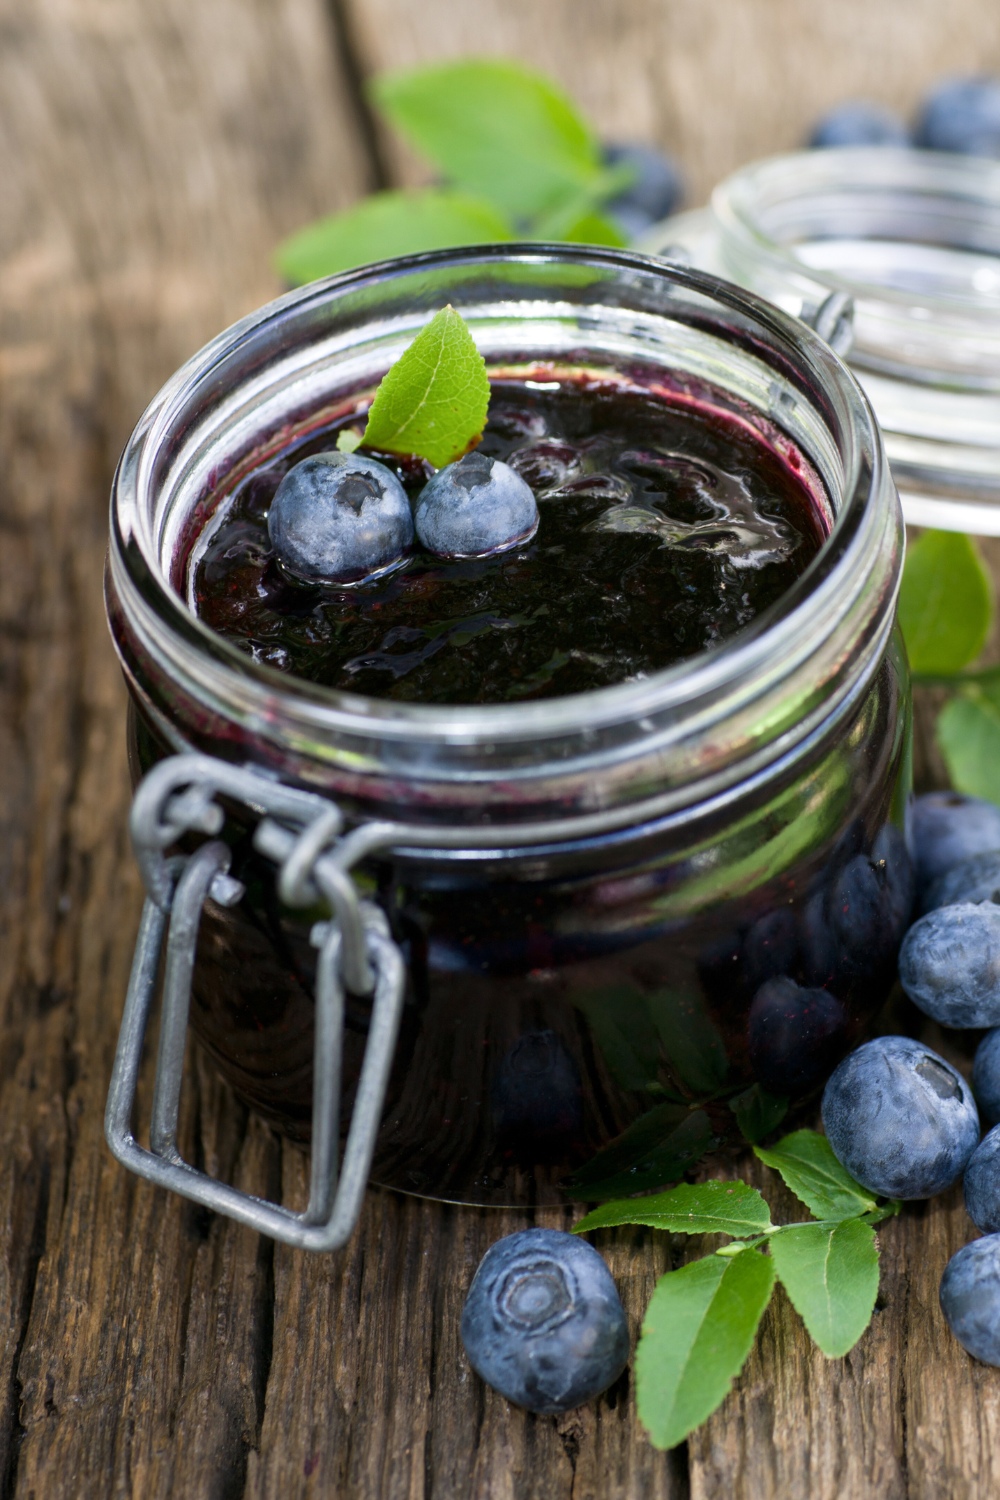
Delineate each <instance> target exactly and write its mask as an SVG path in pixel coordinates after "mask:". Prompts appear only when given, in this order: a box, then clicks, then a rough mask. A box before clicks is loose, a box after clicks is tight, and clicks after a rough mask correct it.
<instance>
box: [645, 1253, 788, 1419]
mask: <svg viewBox="0 0 1000 1500" xmlns="http://www.w3.org/2000/svg"><path fill="white" fill-rule="evenodd" d="M773 1287H774V1264H773V1262H772V1261H771V1260H770V1259H768V1257H766V1256H764V1255H761V1254H760V1253H759V1251H757V1250H749V1249H748V1250H741V1251H740V1252H739V1253H738V1254H736V1255H734V1256H732V1257H731V1258H728V1259H725V1260H723V1259H721V1258H720V1257H719V1256H717V1255H708V1256H706V1257H705V1258H704V1259H703V1260H696V1261H694V1262H693V1263H692V1264H691V1265H688V1266H682V1267H681V1269H680V1270H679V1271H668V1272H667V1274H666V1275H665V1276H661V1278H660V1280H659V1281H658V1282H657V1284H656V1290H655V1292H654V1293H653V1295H652V1298H651V1299H650V1303H649V1307H648V1308H647V1309H646V1316H645V1319H644V1320H643V1325H642V1337H641V1338H640V1340H639V1347H638V1349H637V1350H636V1354H635V1375H636V1397H637V1402H638V1410H639V1420H640V1421H641V1423H642V1425H643V1426H644V1427H645V1428H646V1430H647V1432H648V1433H649V1436H650V1438H651V1440H652V1442H653V1445H654V1447H656V1448H672V1447H673V1446H674V1445H675V1444H676V1443H680V1442H683V1440H684V1439H685V1438H686V1437H687V1435H688V1433H689V1432H691V1431H693V1430H694V1428H695V1427H698V1426H699V1425H700V1424H701V1423H702V1422H704V1420H705V1418H706V1417H709V1416H711V1414H712V1412H713V1411H714V1410H715V1408H716V1407H717V1406H718V1405H719V1403H720V1402H721V1401H723V1400H724V1399H725V1397H726V1395H727V1394H728V1392H729V1388H730V1386H731V1385H732V1383H733V1379H734V1377H735V1376H736V1375H738V1374H739V1372H740V1370H741V1369H742V1368H743V1363H744V1361H745V1360H746V1357H747V1355H748V1354H749V1353H750V1346H751V1344H752V1343H753V1340H754V1335H755V1334H756V1332H757V1325H758V1324H759V1323H760V1320H761V1318H762V1317H763V1315H764V1309H765V1308H766V1307H767V1304H768V1302H770V1300H771V1291H772V1289H773Z"/></svg>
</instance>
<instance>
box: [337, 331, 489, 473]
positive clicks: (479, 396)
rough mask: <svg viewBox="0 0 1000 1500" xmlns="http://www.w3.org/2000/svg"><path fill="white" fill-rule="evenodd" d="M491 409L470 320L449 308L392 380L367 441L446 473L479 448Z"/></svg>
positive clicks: (382, 390) (371, 416)
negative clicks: (468, 321)
mask: <svg viewBox="0 0 1000 1500" xmlns="http://www.w3.org/2000/svg"><path fill="white" fill-rule="evenodd" d="M489 404H490V382H489V379H488V378H487V375H486V365H485V363H484V361H483V356H482V355H481V354H480V352H479V350H478V349H477V348H476V345H475V341H474V340H473V337H472V334H471V333H470V332H469V329H468V327H467V325H466V323H465V322H464V320H463V319H462V318H461V317H460V316H459V314H458V313H457V312H456V311H455V309H454V308H453V307H444V308H442V309H441V311H440V312H439V313H435V314H434V317H433V318H432V319H431V321H430V322H429V323H428V324H427V326H426V328H424V329H422V330H421V332H420V333H418V334H417V336H416V338H415V339H414V340H413V343H412V344H411V345H410V347H409V348H408V349H407V350H406V351H405V353H404V354H403V355H402V356H401V357H400V358H399V359H398V360H397V361H396V363H395V364H394V365H393V366H392V368H391V369H390V370H389V371H388V373H387V374H386V376H385V378H384V379H383V381H382V384H381V385H380V386H379V388H378V390H377V391H376V392H375V400H374V401H373V402H372V407H371V411H370V412H369V413H368V425H367V427H366V428H365V433H364V437H363V438H362V440H361V441H362V443H363V444H364V446H365V447H366V448H375V449H377V450H378V451H379V452H380V453H406V454H415V455H416V456H417V457H418V458H426V459H427V461H428V462H429V463H432V464H433V465H434V467H435V468H437V469H442V468H444V466H445V464H450V463H452V462H454V460H455V459H456V458H461V456H462V454H463V453H468V451H469V449H470V448H474V447H475V446H476V444H477V443H478V442H479V439H480V438H481V437H482V435H483V428H484V427H485V426H486V413H487V409H488V407H489Z"/></svg>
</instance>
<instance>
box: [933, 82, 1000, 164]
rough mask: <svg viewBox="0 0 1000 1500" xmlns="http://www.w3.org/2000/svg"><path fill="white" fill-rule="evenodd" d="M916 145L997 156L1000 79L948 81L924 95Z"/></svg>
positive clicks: (999, 144)
mask: <svg viewBox="0 0 1000 1500" xmlns="http://www.w3.org/2000/svg"><path fill="white" fill-rule="evenodd" d="M915 136H916V143H917V145H918V146H924V147H926V148H927V149H928V150H929V151H960V152H963V153H965V154H966V155H968V156H1000V79H997V78H949V79H946V80H945V82H944V83H939V84H938V85H937V87H936V88H935V89H932V90H931V92H930V93H929V94H928V95H927V97H926V99H925V100H924V102H923V105H922V107H921V110H920V115H919V118H918V120H917V126H916V133H915Z"/></svg>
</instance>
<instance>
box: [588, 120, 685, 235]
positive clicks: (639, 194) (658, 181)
mask: <svg viewBox="0 0 1000 1500" xmlns="http://www.w3.org/2000/svg"><path fill="white" fill-rule="evenodd" d="M604 161H605V164H606V165H607V166H609V167H617V166H627V167H630V168H631V169H632V171H633V173H634V174H635V175H634V177H633V180H632V181H631V182H630V183H629V185H628V187H627V188H625V189H624V190H623V191H622V192H621V193H619V194H618V196H617V198H612V199H611V200H610V202H608V203H606V204H605V205H604V212H605V213H608V214H610V215H611V217H612V218H613V219H614V220H615V221H616V222H617V224H618V225H619V227H620V228H621V229H622V230H623V231H624V233H625V234H627V235H628V236H630V238H632V239H635V238H636V237H637V236H638V235H640V234H642V233H643V231H644V230H646V229H649V228H651V226H652V225H653V224H656V223H658V222H659V221H660V219H665V218H666V217H667V215H668V214H672V213H673V212H674V210H675V208H677V206H678V204H679V203H680V200H681V196H682V192H683V188H682V184H681V174H680V172H679V171H678V169H677V167H676V166H675V165H674V163H673V162H672V161H671V159H670V157H669V156H665V155H664V153H663V152H662V151H657V149H656V147H655V146H645V145H638V144H633V143H626V142H618V143H609V144H608V145H606V146H605V147H604Z"/></svg>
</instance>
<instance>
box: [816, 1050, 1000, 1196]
mask: <svg viewBox="0 0 1000 1500" xmlns="http://www.w3.org/2000/svg"><path fill="white" fill-rule="evenodd" d="M823 1128H824V1130H825V1131H826V1134H827V1138H828V1140H829V1142H830V1145H831V1146H832V1148H833V1152H834V1155H835V1156H836V1157H837V1159H838V1161H840V1162H841V1163H842V1165H843V1166H845V1167H846V1168H847V1170H848V1172H850V1174H851V1176H852V1177H855V1178H856V1179H857V1180H858V1182H860V1183H862V1185H863V1186H864V1187H866V1188H868V1189H869V1191H870V1192H873V1193H879V1194H881V1195H883V1196H885V1197H887V1198H930V1197H932V1196H933V1195H934V1194H935V1193H940V1192H943V1190H944V1189H945V1188H946V1187H948V1186H949V1185H950V1184H951V1183H953V1182H954V1181H955V1179H956V1177H958V1176H959V1174H960V1173H961V1171H962V1169H963V1168H964V1166H965V1164H966V1162H967V1161H968V1159H969V1157H970V1156H971V1155H972V1153H973V1151H974V1150H975V1148H976V1145H977V1143H978V1141H979V1116H978V1114H977V1113H976V1106H975V1102H974V1100H973V1098H972V1094H971V1092H970V1090H969V1087H968V1085H967V1084H966V1082H965V1080H964V1079H963V1078H962V1077H961V1075H960V1074H958V1073H956V1071H955V1069H954V1068H953V1067H952V1066H951V1064H950V1063H946V1062H945V1060H944V1058H943V1057H939V1056H938V1055H937V1053H936V1052H932V1051H931V1050H930V1049H929V1048H928V1047H924V1046H921V1044H920V1043H919V1042H914V1041H911V1040H910V1038H909V1037H904V1036H880V1037H876V1038H875V1040H874V1041H872V1042H865V1044H864V1046H862V1047H859V1048H858V1049H857V1051H856V1052H852V1053H851V1054H850V1056H849V1057H845V1058H844V1061H843V1062H842V1063H841V1064H840V1065H839V1067H838V1068H837V1069H836V1070H835V1071H834V1072H833V1074H832V1075H831V1077H830V1079H829V1082H828V1083H827V1085H826V1088H825V1090H824V1091H823Z"/></svg>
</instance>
